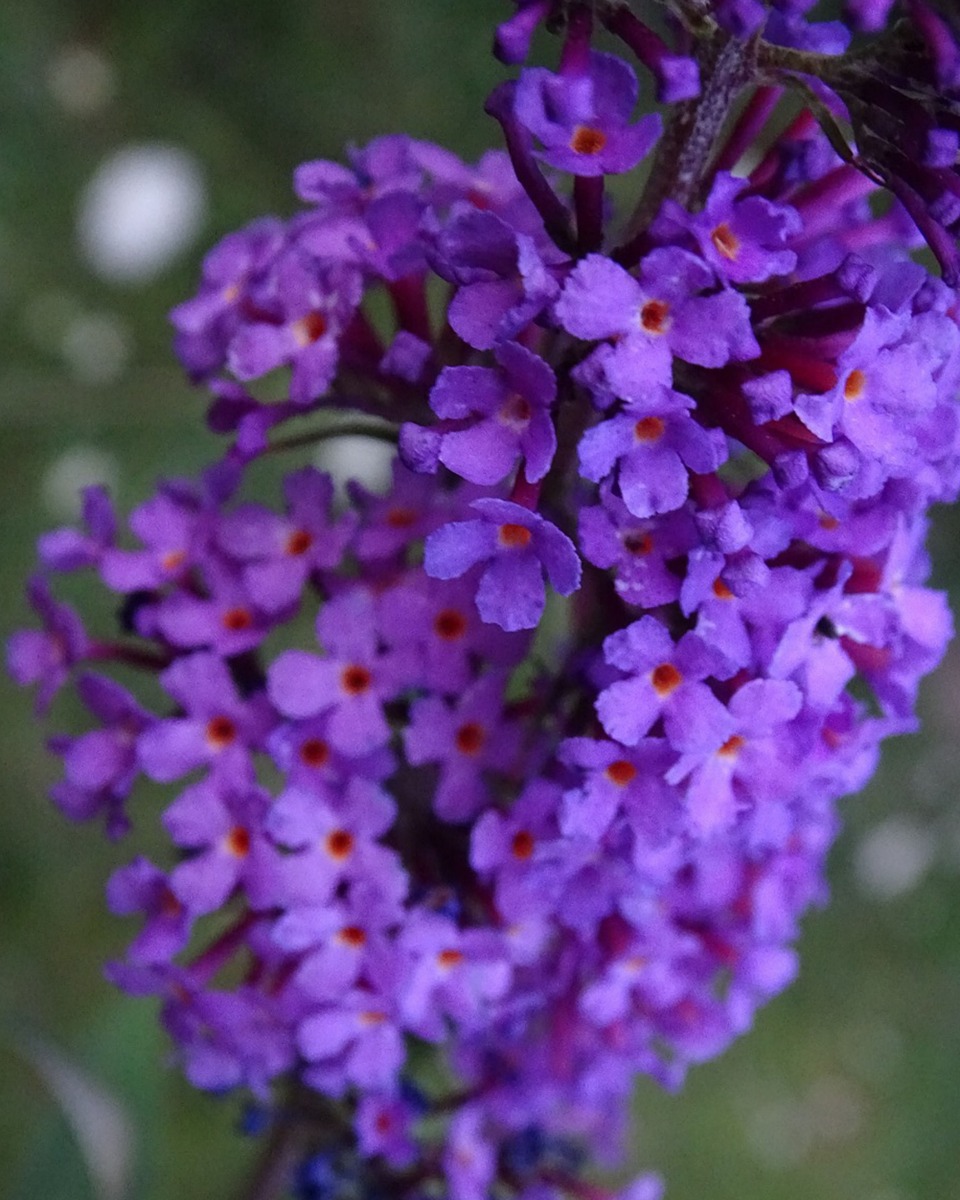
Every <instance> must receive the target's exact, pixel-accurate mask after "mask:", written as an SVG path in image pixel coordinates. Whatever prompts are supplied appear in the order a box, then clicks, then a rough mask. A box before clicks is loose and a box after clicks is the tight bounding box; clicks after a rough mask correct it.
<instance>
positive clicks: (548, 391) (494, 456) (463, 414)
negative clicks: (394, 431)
mask: <svg viewBox="0 0 960 1200" xmlns="http://www.w3.org/2000/svg"><path fill="white" fill-rule="evenodd" d="M494 357H495V358H496V360H497V362H498V364H499V367H500V369H499V370H492V369H491V368H489V367H447V368H446V369H445V370H444V371H443V372H441V375H440V378H439V379H438V380H437V382H436V384H435V385H434V388H433V391H432V392H431V393H430V407H431V408H432V409H433V411H434V412H435V413H436V414H437V416H438V417H440V418H441V420H442V422H443V424H442V425H441V426H440V427H439V428H438V429H436V430H430V431H428V432H429V433H432V434H434V436H435V437H436V446H437V460H438V461H439V462H441V463H443V465H444V466H445V467H447V468H448V470H451V471H453V472H454V473H455V474H457V475H459V476H460V477H461V478H463V479H466V480H469V481H470V482H471V483H479V484H494V483H499V482H500V481H501V480H502V479H504V478H505V477H506V476H507V475H508V474H509V473H510V472H511V471H512V470H513V469H514V467H515V466H516V464H517V459H518V458H519V457H520V456H521V455H522V456H523V461H524V475H525V476H526V478H527V479H528V480H529V481H530V482H531V483H537V482H538V481H539V480H541V479H542V478H543V477H544V475H546V473H547V472H548V471H549V469H550V464H551V463H552V461H553V456H554V453H555V451H556V448H557V435H556V432H555V430H554V427H553V420H552V418H551V414H550V409H551V408H552V406H553V403H554V400H555V399H556V394H557V384H556V380H555V379H554V375H553V372H552V371H551V370H550V368H549V367H548V366H547V364H546V363H545V362H544V361H543V359H541V358H538V357H537V355H535V354H531V353H530V351H529V350H526V349H524V347H523V346H521V345H519V343H517V342H504V343H503V344H502V345H500V346H499V347H497V349H496V351H495V352H494Z"/></svg>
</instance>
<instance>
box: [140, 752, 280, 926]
mask: <svg viewBox="0 0 960 1200" xmlns="http://www.w3.org/2000/svg"><path fill="white" fill-rule="evenodd" d="M268 807H269V798H268V796H267V794H266V792H264V791H263V790H262V789H260V788H258V787H256V786H255V784H254V783H253V781H252V779H251V778H249V777H247V778H244V776H243V774H242V773H240V772H238V773H236V774H234V773H231V774H229V775H227V774H225V773H224V772H223V771H217V770H214V771H213V772H211V774H210V775H208V776H207V778H206V779H203V780H201V781H200V782H199V783H196V784H193V785H191V786H190V787H188V788H185V789H184V791H183V792H181V793H180V795H179V796H178V797H177V799H176V800H175V801H174V802H173V804H171V805H170V807H169V808H168V809H167V810H166V812H165V813H164V815H163V824H164V827H165V828H166V830H167V832H168V833H169V834H170V837H171V839H172V841H173V842H174V844H175V845H177V846H181V847H183V848H184V849H187V850H190V851H193V853H192V854H191V855H190V856H189V857H188V858H187V859H186V860H185V861H184V862H181V863H180V864H179V865H178V866H176V867H174V869H173V871H172V873H171V875H170V889H171V891H172V892H173V894H174V895H175V896H176V897H177V899H178V900H180V901H181V902H182V903H183V904H185V905H186V907H187V908H188V909H189V910H190V912H191V913H192V914H195V915H201V914H203V913H208V912H213V911H214V909H217V908H220V907H221V906H222V905H223V904H224V903H226V901H227V899H228V898H229V896H230V895H231V894H232V892H233V891H234V889H235V888H237V887H241V888H242V889H243V892H244V894H245V896H246V898H247V901H248V903H249V904H250V905H251V906H252V907H253V908H268V907H270V906H271V905H272V904H274V903H276V897H277V880H276V876H277V871H278V862H279V855H278V854H277V852H276V851H275V850H274V849H273V847H272V845H271V844H270V842H269V841H268V840H267V839H266V838H265V837H264V835H263V831H262V824H263V819H264V817H265V815H266V812H267V809H268Z"/></svg>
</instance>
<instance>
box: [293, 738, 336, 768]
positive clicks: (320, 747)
mask: <svg viewBox="0 0 960 1200" xmlns="http://www.w3.org/2000/svg"><path fill="white" fill-rule="evenodd" d="M329 760H330V747H329V746H328V745H327V743H326V742H325V741H324V740H323V739H322V738H307V740H306V741H305V742H303V743H302V745H301V746H300V761H301V762H302V763H303V765H304V766H305V767H323V766H326V764H327V763H328V762H329Z"/></svg>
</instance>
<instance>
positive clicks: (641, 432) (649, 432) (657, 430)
mask: <svg viewBox="0 0 960 1200" xmlns="http://www.w3.org/2000/svg"><path fill="white" fill-rule="evenodd" d="M665 428H666V426H665V425H664V423H663V421H662V419H661V418H660V417H641V418H640V420H639V421H638V422H637V423H636V425H634V427H633V436H634V437H635V438H636V439H637V441H638V442H655V441H657V440H658V438H661V437H663V431H664V429H665Z"/></svg>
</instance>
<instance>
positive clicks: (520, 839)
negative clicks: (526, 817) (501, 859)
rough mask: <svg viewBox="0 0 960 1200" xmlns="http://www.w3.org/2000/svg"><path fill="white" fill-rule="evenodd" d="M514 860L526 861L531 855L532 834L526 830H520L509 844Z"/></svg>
mask: <svg viewBox="0 0 960 1200" xmlns="http://www.w3.org/2000/svg"><path fill="white" fill-rule="evenodd" d="M510 849H511V850H512V851H513V856H514V858H519V859H527V858H529V857H530V855H531V854H532V853H533V834H531V833H529V832H528V831H527V830H526V829H520V830H518V831H517V832H516V833H515V834H514V835H513V841H512V842H511V843H510Z"/></svg>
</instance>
